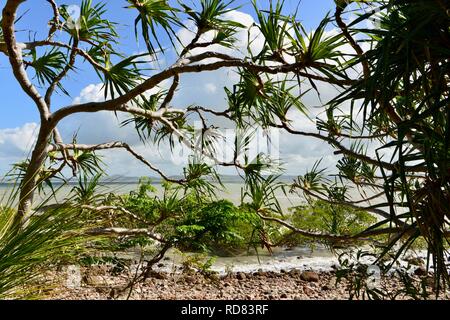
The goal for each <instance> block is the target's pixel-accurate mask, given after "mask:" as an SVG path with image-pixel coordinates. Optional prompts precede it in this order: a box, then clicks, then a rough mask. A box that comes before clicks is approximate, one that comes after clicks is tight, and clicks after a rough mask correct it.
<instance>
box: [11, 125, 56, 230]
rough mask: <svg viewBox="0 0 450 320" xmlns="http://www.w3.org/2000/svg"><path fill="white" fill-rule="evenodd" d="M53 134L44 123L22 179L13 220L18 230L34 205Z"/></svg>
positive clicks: (49, 127)
mask: <svg viewBox="0 0 450 320" xmlns="http://www.w3.org/2000/svg"><path fill="white" fill-rule="evenodd" d="M51 134H52V128H51V126H50V125H48V123H45V122H44V123H42V124H41V127H40V129H39V135H38V139H37V141H36V145H35V147H34V150H33V153H32V155H31V159H30V162H29V165H28V168H27V170H26V172H25V176H24V177H23V180H22V181H21V186H20V198H19V205H18V210H17V214H16V216H15V217H14V222H13V223H14V226H15V227H16V228H17V230H20V229H21V228H22V227H23V226H24V225H25V223H26V222H27V220H28V218H29V214H30V211H31V208H32V205H33V200H34V193H35V191H36V187H37V184H38V180H39V172H40V170H41V168H42V166H43V165H44V162H45V159H46V157H47V147H48V145H49V141H50V138H51Z"/></svg>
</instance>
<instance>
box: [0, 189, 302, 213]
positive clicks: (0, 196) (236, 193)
mask: <svg viewBox="0 0 450 320" xmlns="http://www.w3.org/2000/svg"><path fill="white" fill-rule="evenodd" d="M73 187H74V186H73V185H64V186H55V187H54V188H55V190H56V198H55V197H52V196H51V192H50V189H48V188H47V189H45V190H46V193H45V194H41V195H37V196H36V197H35V202H36V203H39V202H41V201H47V200H48V203H55V202H59V201H63V200H64V199H65V198H67V197H68V196H69V194H70V192H71V190H72V189H73ZM154 187H155V188H156V192H155V195H156V196H158V197H161V196H162V195H163V187H162V185H161V184H159V183H155V184H154ZM137 188H138V184H133V183H105V184H103V185H101V186H100V187H99V188H98V190H97V191H98V192H99V193H104V194H106V193H114V194H118V195H121V194H128V193H130V192H131V191H133V190H137ZM242 188H243V184H240V183H226V184H224V189H223V190H221V189H218V191H217V197H218V199H227V200H229V201H231V202H233V203H234V204H236V205H239V204H240V203H241V194H242ZM11 189H12V186H10V185H5V184H0V204H2V203H3V204H6V202H7V198H8V197H9V195H10V193H11ZM276 197H277V199H278V201H279V203H280V206H281V208H282V209H283V210H285V211H287V210H288V209H289V208H291V207H294V206H298V205H300V204H302V203H304V198H301V197H299V196H298V195H295V194H287V195H285V194H284V193H283V192H282V191H278V192H277V194H276Z"/></svg>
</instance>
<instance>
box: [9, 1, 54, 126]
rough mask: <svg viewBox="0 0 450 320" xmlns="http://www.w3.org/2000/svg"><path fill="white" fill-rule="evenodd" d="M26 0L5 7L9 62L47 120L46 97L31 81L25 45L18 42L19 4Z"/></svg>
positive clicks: (21, 84) (24, 88)
mask: <svg viewBox="0 0 450 320" xmlns="http://www.w3.org/2000/svg"><path fill="white" fill-rule="evenodd" d="M22 2H24V0H8V1H7V2H6V5H5V7H4V8H3V14H2V29H3V39H4V41H5V45H6V49H7V54H8V57H9V62H10V64H11V67H12V70H13V73H14V76H15V77H16V79H17V81H18V82H19V84H20V86H21V87H22V89H23V91H25V93H26V94H27V95H28V96H29V97H30V98H31V99H33V101H34V102H35V104H36V106H37V108H38V110H39V113H40V116H41V119H42V120H43V121H46V120H47V119H48V118H49V117H50V111H49V109H48V106H47V104H46V103H45V101H44V99H43V98H42V97H41V95H40V94H39V92H38V90H37V89H36V87H35V86H34V85H33V84H32V83H31V81H30V79H29V78H28V75H27V72H26V70H25V65H24V63H23V57H22V50H23V49H24V46H23V45H21V44H19V43H17V42H16V36H15V28H14V23H15V20H16V13H17V9H18V7H19V5H20V4H21V3H22Z"/></svg>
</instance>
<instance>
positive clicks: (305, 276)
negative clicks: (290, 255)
mask: <svg viewBox="0 0 450 320" xmlns="http://www.w3.org/2000/svg"><path fill="white" fill-rule="evenodd" d="M300 279H302V280H303V281H307V282H319V275H318V274H317V273H316V272H314V271H303V272H302V274H301V275H300Z"/></svg>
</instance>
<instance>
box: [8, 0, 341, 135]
mask: <svg viewBox="0 0 450 320" xmlns="http://www.w3.org/2000/svg"><path fill="white" fill-rule="evenodd" d="M258 2H259V3H260V4H261V6H263V5H264V4H265V3H267V2H268V1H258ZM58 3H59V4H63V3H64V4H79V3H81V1H75V0H72V1H69V2H62V1H58ZM333 3H334V1H333V0H303V1H301V3H300V7H299V8H300V10H299V18H300V20H301V21H302V22H303V23H304V25H305V26H306V28H307V29H311V28H314V26H316V25H317V24H318V23H319V22H320V20H321V19H322V18H323V16H324V15H325V14H326V12H328V11H330V10H332V8H333ZM125 5H126V1H124V0H112V1H108V16H109V17H110V18H111V20H112V21H116V22H117V23H119V27H118V30H119V33H120V35H121V40H120V41H121V49H122V50H123V51H124V52H129V53H133V52H139V51H142V50H143V49H144V48H143V46H142V45H140V46H139V45H138V44H137V43H136V41H135V37H134V29H133V20H134V18H135V12H134V11H132V10H129V9H124V8H123V7H124V6H125ZM236 5H239V6H241V8H240V9H239V10H240V11H243V12H246V13H250V14H252V15H253V14H254V11H253V8H252V4H251V2H250V1H236ZM297 5H298V1H295V0H287V1H286V4H285V10H286V11H287V12H293V11H294V10H295V8H296V7H297ZM27 11H28V13H25V12H27ZM21 12H22V13H25V16H24V17H23V18H22V20H21V21H20V22H19V23H18V26H17V29H18V30H19V32H20V35H19V37H20V38H21V39H22V40H27V38H28V37H29V36H30V35H33V34H34V32H37V33H36V34H35V37H36V39H41V38H44V37H45V33H46V32H47V27H46V23H47V21H48V20H49V18H50V17H51V15H52V11H51V8H50V7H49V6H48V5H47V3H45V2H44V1H41V0H28V1H26V2H25V3H24V4H23V5H22V6H21ZM86 71H87V72H86ZM90 71H91V70H89V69H88V70H79V73H78V75H74V76H73V77H72V79H69V80H66V81H65V82H64V83H65V85H66V86H67V88H69V91H70V93H71V94H72V95H73V96H76V95H77V94H78V93H79V92H80V91H81V90H82V89H83V88H84V87H85V86H86V85H87V84H90V83H95V82H98V78H97V76H96V75H95V74H94V73H93V72H90ZM80 78H81V79H82V80H83V81H79V80H80ZM0 79H2V82H1V87H0V94H1V96H2V103H1V104H2V105H3V107H2V111H1V113H2V115H1V117H0V128H13V127H17V126H21V125H23V124H24V123H26V122H36V121H38V120H39V116H38V113H37V112H36V110H35V108H34V106H33V104H32V102H31V100H29V99H28V97H26V96H25V95H24V94H23V92H22V91H21V88H20V87H19V85H18V84H17V82H16V81H14V79H13V78H12V73H11V70H10V68H9V65H8V61H7V59H6V57H5V56H4V55H2V56H1V57H0ZM71 100H72V99H71V98H69V97H65V96H61V95H57V96H55V101H54V105H55V106H61V105H65V104H68V103H71Z"/></svg>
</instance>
